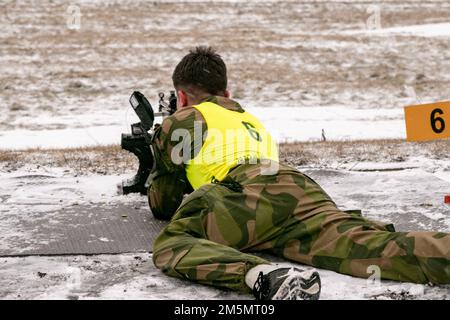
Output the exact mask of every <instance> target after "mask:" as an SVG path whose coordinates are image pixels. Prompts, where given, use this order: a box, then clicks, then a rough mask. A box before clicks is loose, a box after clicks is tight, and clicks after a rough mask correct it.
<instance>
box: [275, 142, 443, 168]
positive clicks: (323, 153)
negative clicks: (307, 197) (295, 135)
mask: <svg viewBox="0 0 450 320" xmlns="http://www.w3.org/2000/svg"><path fill="white" fill-rule="evenodd" d="M449 151H450V140H437V141H430V142H407V141H405V140H400V139H398V140H358V141H324V142H300V143H290V144H283V145H281V147H280V156H281V159H282V161H285V162H287V163H289V164H291V165H295V166H299V165H324V166H327V164H328V163H329V162H331V161H338V162H341V163H348V162H355V161H359V162H364V161H374V162H381V161H383V162H402V161H405V160H407V159H408V158H410V157H413V156H424V157H428V158H431V159H450V152H449Z"/></svg>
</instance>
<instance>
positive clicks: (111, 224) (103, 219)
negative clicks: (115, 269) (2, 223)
mask: <svg viewBox="0 0 450 320" xmlns="http://www.w3.org/2000/svg"><path fill="white" fill-rule="evenodd" d="M17 224H18V225H20V229H18V230H17V232H14V234H15V235H14V238H12V236H10V237H9V239H4V237H3V239H2V240H8V241H2V244H0V256H28V255H69V254H70V255H77V254H83V255H86V254H87V255H89V254H119V253H127V252H151V250H152V244H153V240H154V239H155V237H156V236H157V235H158V233H159V232H160V230H161V229H162V228H163V227H164V226H165V225H166V222H162V221H159V220H156V219H154V218H153V216H152V214H151V212H150V211H149V210H148V209H146V210H145V209H143V208H134V207H133V206H124V205H115V206H106V205H104V206H100V207H98V206H86V205H84V206H73V207H70V208H65V209H64V210H59V211H53V212H46V213H45V214H42V215H40V216H39V217H38V218H35V219H24V220H22V221H17Z"/></svg>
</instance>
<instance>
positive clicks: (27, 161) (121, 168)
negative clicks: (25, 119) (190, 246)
mask: <svg viewBox="0 0 450 320" xmlns="http://www.w3.org/2000/svg"><path fill="white" fill-rule="evenodd" d="M449 150H450V140H439V141H432V142H406V141H404V140H359V141H325V142H298V143H288V144H281V145H280V156H281V161H283V162H285V163H288V164H290V165H293V166H301V165H310V166H325V167H326V166H328V165H329V164H330V163H331V162H333V161H334V162H336V161H337V162H339V163H349V162H356V161H358V162H364V161H383V162H401V161H406V160H407V159H408V158H410V157H413V156H424V157H428V158H431V159H450V152H449ZM26 165H32V166H36V167H63V168H67V169H69V170H70V171H71V172H73V173H74V174H76V175H85V174H92V173H96V174H122V173H130V172H134V171H135V170H136V169H137V165H138V162H137V158H136V157H135V156H134V155H132V154H131V153H129V152H127V151H124V150H122V149H121V148H120V146H119V145H111V146H102V147H87V148H73V149H54V150H41V149H28V150H23V151H1V150H0V170H1V171H14V170H17V169H19V168H22V167H23V166H26Z"/></svg>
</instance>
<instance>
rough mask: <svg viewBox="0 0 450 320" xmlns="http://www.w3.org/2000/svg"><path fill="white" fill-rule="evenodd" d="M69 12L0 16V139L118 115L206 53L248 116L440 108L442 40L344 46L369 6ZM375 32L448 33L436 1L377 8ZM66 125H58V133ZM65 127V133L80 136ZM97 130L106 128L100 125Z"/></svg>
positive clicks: (124, 6) (396, 39) (94, 4)
mask: <svg viewBox="0 0 450 320" xmlns="http://www.w3.org/2000/svg"><path fill="white" fill-rule="evenodd" d="M69 5H70V2H69V1H33V4H32V5H30V2H28V1H27V2H19V1H6V2H2V3H1V4H0V17H1V19H0V30H2V31H1V33H0V70H1V72H0V106H1V110H2V112H1V113H0V129H3V130H6V129H13V128H27V129H34V130H39V129H42V128H45V129H61V128H65V127H66V126H67V125H68V124H67V121H60V120H57V121H54V122H51V121H50V122H49V123H42V121H41V122H39V121H38V122H36V121H35V120H36V115H41V116H44V117H49V118H51V117H63V116H69V117H73V116H76V115H88V114H90V113H92V112H94V111H96V112H103V111H104V112H105V113H106V112H107V111H108V110H116V109H120V108H123V106H124V101H127V98H128V95H129V93H130V92H131V91H132V90H134V89H140V90H144V91H145V92H146V93H147V94H148V95H149V96H150V98H151V99H152V100H155V99H156V94H157V91H159V90H164V91H166V90H168V89H170V87H171V79H170V75H171V72H172V70H173V67H174V65H175V63H176V62H177V61H178V60H179V59H180V58H181V57H182V56H183V55H184V54H185V53H186V52H187V51H188V49H190V48H192V47H193V46H195V45H198V44H209V45H214V46H216V47H217V48H218V49H219V51H220V53H221V54H222V55H223V57H224V58H225V60H226V61H227V63H228V65H229V76H230V80H229V84H230V89H231V90H232V92H234V96H235V97H236V98H238V99H241V100H242V101H244V102H246V101H251V103H252V104H253V105H259V106H271V105H272V104H273V103H275V102H281V103H285V104H286V105H293V104H295V105H300V106H318V105H320V106H327V105H336V104H338V105H344V106H349V107H350V106H353V107H358V108H369V107H387V108H389V107H400V106H404V105H405V104H408V103H411V102H412V101H411V96H410V91H408V90H407V89H405V86H406V87H411V88H413V89H414V90H415V92H416V94H417V96H418V98H419V99H420V100H421V101H427V100H431V101H439V100H442V99H446V98H448V96H447V95H448V87H449V84H450V76H449V74H448V70H449V68H450V59H449V58H450V42H449V41H448V39H447V38H446V37H432V38H427V37H414V35H409V36H408V35H402V36H395V35H390V36H382V37H379V36H373V35H370V34H364V33H362V34H344V32H345V31H348V30H358V29H359V30H364V29H367V27H368V20H369V19H370V17H371V12H372V11H370V10H371V9H370V8H371V6H373V3H372V2H370V1H357V2H352V1H348V2H345V3H340V2H328V1H326V2H322V1H301V2H297V1H245V2H244V1H234V2H230V1H214V2H213V1H196V2H191V3H186V2H183V1H165V2H164V1H162V2H160V1H113V0H110V1H99V0H97V1H94V0H91V1H83V2H82V3H81V4H80V5H79V9H80V13H81V20H80V29H79V30H71V29H69V28H68V26H67V21H68V19H69V17H68V10H69V12H70V7H69ZM379 10H380V11H379V12H380V26H381V27H382V28H388V27H393V26H404V25H415V24H426V23H439V22H448V17H449V16H450V2H448V1H425V2H423V1H383V2H382V3H381V4H380V6H379ZM68 122H69V123H70V119H69V121H68ZM82 122H83V121H81V123H77V122H76V121H73V122H72V123H71V124H70V126H75V127H76V126H82V125H83V123H82ZM96 123H97V124H108V120H107V117H104V118H103V119H98V120H97V122H96Z"/></svg>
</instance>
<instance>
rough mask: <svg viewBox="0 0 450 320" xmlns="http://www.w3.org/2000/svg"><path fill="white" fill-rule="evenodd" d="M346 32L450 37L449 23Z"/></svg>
mask: <svg viewBox="0 0 450 320" xmlns="http://www.w3.org/2000/svg"><path fill="white" fill-rule="evenodd" d="M345 33H346V34H361V33H365V34H370V35H380V36H383V35H384V36H391V35H393V34H395V35H399V36H417V37H450V22H449V23H432V24H420V25H414V26H404V27H394V28H379V29H373V30H350V31H348V32H345Z"/></svg>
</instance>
